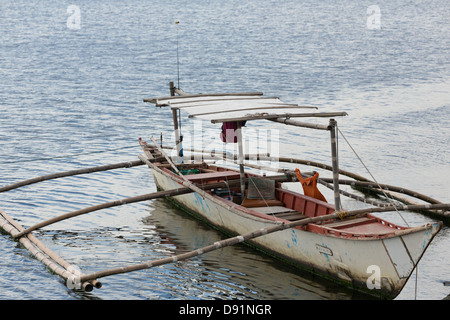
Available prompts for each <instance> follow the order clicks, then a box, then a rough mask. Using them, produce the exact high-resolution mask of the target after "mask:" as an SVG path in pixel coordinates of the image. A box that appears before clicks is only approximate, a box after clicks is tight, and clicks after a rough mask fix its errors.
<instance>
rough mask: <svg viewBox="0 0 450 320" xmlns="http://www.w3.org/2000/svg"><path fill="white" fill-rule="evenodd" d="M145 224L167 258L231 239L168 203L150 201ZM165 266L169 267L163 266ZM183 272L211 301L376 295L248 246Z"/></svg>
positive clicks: (197, 261) (182, 266)
mask: <svg viewBox="0 0 450 320" xmlns="http://www.w3.org/2000/svg"><path fill="white" fill-rule="evenodd" d="M148 212H149V215H148V216H147V217H145V218H144V219H143V223H144V224H145V225H147V226H149V227H151V228H153V230H154V231H156V234H155V236H158V237H160V244H161V245H164V247H165V248H167V251H168V252H167V256H169V255H176V254H181V253H184V252H189V251H192V250H195V249H198V248H200V247H204V246H207V245H209V244H212V243H214V242H216V241H220V240H222V239H224V238H225V237H224V236H223V235H222V234H221V233H220V232H218V231H216V230H213V229H211V228H210V227H209V226H208V225H206V224H205V223H203V222H200V221H198V220H197V219H194V218H192V217H190V216H188V215H186V213H185V212H184V211H182V210H180V209H178V208H174V207H173V206H172V204H171V203H169V202H168V201H166V200H163V199H155V200H154V201H151V202H149V205H148ZM161 268H165V266H162V267H161ZM177 271H179V272H180V274H185V275H188V276H189V277H190V279H189V282H190V286H197V287H201V288H200V289H201V291H202V292H203V294H206V292H208V294H206V296H204V297H203V298H205V299H214V298H220V299H263V300H265V299H276V300H285V299H290V300H292V299H293V297H295V298H296V299H298V300H336V299H339V300H346V299H372V298H373V297H371V296H368V295H365V294H362V293H359V292H355V291H352V290H350V289H346V288H343V287H341V286H339V285H337V284H335V283H333V282H332V281H328V280H324V279H322V278H320V277H316V276H314V275H311V274H310V273H308V272H303V271H301V270H299V269H297V268H294V267H290V266H287V265H286V264H285V263H282V262H279V261H276V260H274V259H272V258H271V257H268V256H266V255H265V254H263V253H259V252H256V251H255V250H252V249H251V248H248V247H247V246H245V245H237V246H229V247H225V248H222V249H219V250H215V251H212V252H209V253H207V254H204V255H200V256H197V257H195V258H193V259H191V260H186V261H182V262H178V263H177Z"/></svg>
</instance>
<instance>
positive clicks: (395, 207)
mask: <svg viewBox="0 0 450 320" xmlns="http://www.w3.org/2000/svg"><path fill="white" fill-rule="evenodd" d="M336 128H337V127H336ZM337 130H338V131H339V133H340V134H341V135H342V138H344V140H345V142H346V143H347V144H348V146H349V147H350V149H351V150H352V151H353V153H354V154H355V155H356V157H357V158H358V160H359V161H360V162H361V164H362V165H363V166H364V168H365V169H366V171H367V172H368V173H369V175H370V176H371V177H372V179H373V181H374V182H375V183H376V184H377V186H378V188H380V190H381V192H383V194H384V196H385V197H386V199H387V200H388V201H389V203H390V204H391V205H392V206H393V207H394V209H395V211H396V212H397V213H398V215H399V216H400V217H401V218H402V220H403V222H404V223H405V224H406V225H407V226H408V227H409V224H408V222H406V220H405V218H404V217H403V216H402V215H401V213H400V212H399V211H398V210H397V206H396V205H395V203H394V202H393V201H392V199H391V198H390V197H388V195H387V194H386V192H384V190H383V188H381V186H380V184H379V183H378V181H377V179H375V177H374V176H373V174H372V173H371V172H370V170H369V168H367V166H366V164H365V163H364V161H362V159H361V157H360V156H359V155H358V153H357V152H356V151H355V149H354V148H353V147H352V145H351V144H350V142H349V141H348V140H347V138H346V137H345V136H344V134H343V133H342V131H341V130H340V129H339V128H337Z"/></svg>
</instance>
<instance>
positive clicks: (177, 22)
mask: <svg viewBox="0 0 450 320" xmlns="http://www.w3.org/2000/svg"><path fill="white" fill-rule="evenodd" d="M179 23H180V21H178V20H176V21H175V24H176V25H177V72H178V89H180V58H179V55H178V24H179Z"/></svg>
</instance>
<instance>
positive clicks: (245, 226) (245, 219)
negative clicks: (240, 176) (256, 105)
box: [152, 170, 441, 298]
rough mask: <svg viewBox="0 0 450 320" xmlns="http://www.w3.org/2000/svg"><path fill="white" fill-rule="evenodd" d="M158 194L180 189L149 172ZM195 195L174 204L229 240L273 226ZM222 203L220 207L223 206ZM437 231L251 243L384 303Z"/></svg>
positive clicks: (269, 238)
mask: <svg viewBox="0 0 450 320" xmlns="http://www.w3.org/2000/svg"><path fill="white" fill-rule="evenodd" d="M152 173H153V177H154V179H155V182H156V184H157V186H158V188H160V189H162V190H171V189H175V188H177V187H180V184H179V183H178V182H177V181H175V180H172V179H171V178H169V177H167V176H164V175H162V174H160V173H158V172H156V171H155V170H152ZM210 197H214V196H212V195H208V196H206V197H204V198H203V197H202V196H201V195H199V194H198V193H195V192H194V193H189V194H185V195H180V196H176V197H174V198H173V200H174V201H175V202H176V203H177V204H178V205H179V206H181V207H182V208H183V209H185V210H186V211H188V212H190V213H191V214H193V215H195V216H196V217H197V218H200V219H202V220H205V221H206V222H208V223H209V224H211V225H212V226H214V227H216V228H217V229H219V230H221V231H224V232H226V233H228V234H232V235H238V234H245V233H248V232H252V231H255V230H259V229H261V228H265V227H268V226H271V225H274V224H275V223H277V222H276V221H271V220H267V219H263V218H261V217H258V216H254V215H250V214H247V213H245V212H241V213H240V212H238V211H236V210H230V206H229V204H227V201H225V200H223V201H220V200H219V201H217V199H214V201H212V199H211V198H210ZM222 202H223V203H222ZM440 228H441V225H440V224H438V223H436V224H429V225H426V226H423V227H419V228H413V229H407V230H399V231H398V232H396V233H395V235H394V236H388V237H385V238H355V239H352V238H348V237H347V238H346V237H338V236H333V235H325V234H318V233H314V232H310V231H305V230H302V229H300V228H292V229H286V230H283V231H279V232H275V233H272V234H267V235H265V236H261V237H258V238H255V239H253V240H252V241H251V244H252V245H254V246H256V247H258V248H259V249H261V250H263V251H265V252H267V253H269V254H271V255H274V256H276V257H278V258H281V259H283V260H286V261H288V262H290V263H292V264H294V265H296V266H299V267H301V268H302V269H307V270H308V271H311V272H313V273H315V274H319V275H321V276H324V277H326V278H328V279H331V280H334V281H338V282H340V283H341V284H344V285H345V286H347V287H351V288H353V289H356V290H358V291H363V292H365V293H369V294H371V295H374V296H377V297H383V298H394V297H395V296H397V295H398V293H400V291H401V289H402V288H403V286H404V285H405V283H406V281H407V280H408V278H409V277H410V275H411V274H412V271H413V270H414V268H415V266H416V265H417V263H418V262H419V260H420V258H421V257H422V255H423V253H424V252H425V250H426V248H427V247H428V245H429V244H430V242H431V240H432V239H433V237H434V236H435V235H436V233H437V232H438V231H439V230H440Z"/></svg>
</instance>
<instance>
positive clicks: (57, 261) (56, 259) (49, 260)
mask: <svg viewBox="0 0 450 320" xmlns="http://www.w3.org/2000/svg"><path fill="white" fill-rule="evenodd" d="M0 228H2V229H3V230H5V231H6V232H7V233H9V234H10V235H11V236H12V237H15V235H16V234H17V233H18V232H19V231H21V230H23V227H22V226H21V225H20V224H19V223H18V222H16V221H15V220H14V219H12V218H11V217H10V216H8V215H7V214H6V213H5V212H3V211H2V210H0ZM19 242H20V243H21V244H22V245H23V246H24V247H25V248H26V249H27V250H28V251H29V252H30V253H31V254H32V255H33V256H34V257H35V258H36V259H38V260H39V261H41V262H42V263H43V264H44V265H45V266H47V267H48V268H49V269H50V270H51V271H53V272H54V273H56V274H57V275H59V276H60V277H62V278H63V279H65V280H66V284H68V283H71V284H72V285H73V286H74V288H75V289H83V290H84V291H92V289H93V286H95V287H96V288H100V287H101V282H99V281H97V280H96V279H91V280H90V281H83V282H77V280H79V279H80V277H81V276H83V274H82V273H81V272H79V271H78V270H77V269H76V268H74V267H73V266H71V265H70V264H69V263H68V262H66V261H65V260H64V259H62V258H61V257H60V256H58V255H57V254H56V253H55V252H53V251H52V250H50V249H49V248H48V247H46V246H45V245H44V244H43V243H42V242H41V241H39V240H38V239H37V238H36V237H35V236H34V235H31V234H29V235H28V236H27V237H21V238H20V239H19ZM78 284H79V288H78V287H77V286H76V285H78Z"/></svg>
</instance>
